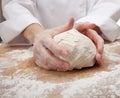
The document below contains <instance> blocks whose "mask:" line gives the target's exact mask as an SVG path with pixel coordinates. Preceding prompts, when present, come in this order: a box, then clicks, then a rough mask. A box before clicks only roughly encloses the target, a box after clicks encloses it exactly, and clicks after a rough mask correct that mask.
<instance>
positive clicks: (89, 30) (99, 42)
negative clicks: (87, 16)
mask: <svg viewBox="0 0 120 98" xmlns="http://www.w3.org/2000/svg"><path fill="white" fill-rule="evenodd" d="M74 28H75V29H77V30H78V31H79V32H81V33H82V34H84V35H86V36H87V37H89V38H90V39H91V40H92V41H93V42H94V44H95V45H96V48H97V53H96V61H97V63H99V64H100V63H101V58H102V53H103V46H104V40H103V38H102V37H101V36H100V35H99V34H98V32H97V31H96V30H94V28H97V26H96V25H95V24H93V23H89V22H81V23H77V24H75V26H74Z"/></svg>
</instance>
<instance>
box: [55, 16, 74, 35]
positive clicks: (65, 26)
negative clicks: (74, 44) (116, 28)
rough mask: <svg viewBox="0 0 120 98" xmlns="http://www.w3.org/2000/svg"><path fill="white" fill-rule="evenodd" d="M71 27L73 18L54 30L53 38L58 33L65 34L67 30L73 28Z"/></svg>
mask: <svg viewBox="0 0 120 98" xmlns="http://www.w3.org/2000/svg"><path fill="white" fill-rule="evenodd" d="M73 25H74V18H70V20H69V22H68V23H67V24H65V25H62V26H60V27H57V28H54V30H55V31H56V32H55V33H54V34H53V36H55V35H57V34H59V33H62V32H65V31H67V30H70V29H72V28H73Z"/></svg>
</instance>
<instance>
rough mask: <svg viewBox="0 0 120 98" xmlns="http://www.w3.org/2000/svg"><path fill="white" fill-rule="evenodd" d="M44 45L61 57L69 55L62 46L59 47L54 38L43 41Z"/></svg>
mask: <svg viewBox="0 0 120 98" xmlns="http://www.w3.org/2000/svg"><path fill="white" fill-rule="evenodd" d="M42 43H43V45H44V46H45V47H46V48H48V49H49V50H50V51H51V52H52V53H53V54H54V55H60V56H62V57H65V56H67V55H68V52H67V50H65V49H64V48H63V47H62V46H60V45H58V44H57V43H56V42H55V41H54V39H52V38H47V39H46V40H43V42H42Z"/></svg>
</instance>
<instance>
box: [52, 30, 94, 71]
mask: <svg viewBox="0 0 120 98" xmlns="http://www.w3.org/2000/svg"><path fill="white" fill-rule="evenodd" d="M54 40H55V41H56V42H57V43H58V44H60V45H62V46H63V47H64V48H65V49H66V50H67V51H68V53H69V55H68V56H67V57H65V58H64V57H61V56H59V55H56V56H57V57H59V58H61V59H63V60H65V61H67V62H69V63H70V69H69V70H72V69H81V68H83V67H90V66H93V65H94V63H95V55H96V47H95V45H94V43H93V42H92V41H91V40H90V39H89V38H88V37H86V36H85V35H83V34H81V33H80V32H78V31H77V30H75V29H71V30H69V31H66V32H63V33H60V34H58V35H56V36H55V37H54Z"/></svg>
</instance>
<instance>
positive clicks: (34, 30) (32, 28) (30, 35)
mask: <svg viewBox="0 0 120 98" xmlns="http://www.w3.org/2000/svg"><path fill="white" fill-rule="evenodd" d="M43 30H44V28H43V27H42V26H40V25H39V24H36V23H35V24H31V25H29V26H28V27H27V28H26V29H25V30H24V31H23V33H22V34H23V35H24V37H25V38H26V39H28V40H29V41H30V42H31V43H32V44H33V43H34V41H35V38H36V36H37V35H38V34H39V33H41V32H42V31H43Z"/></svg>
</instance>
